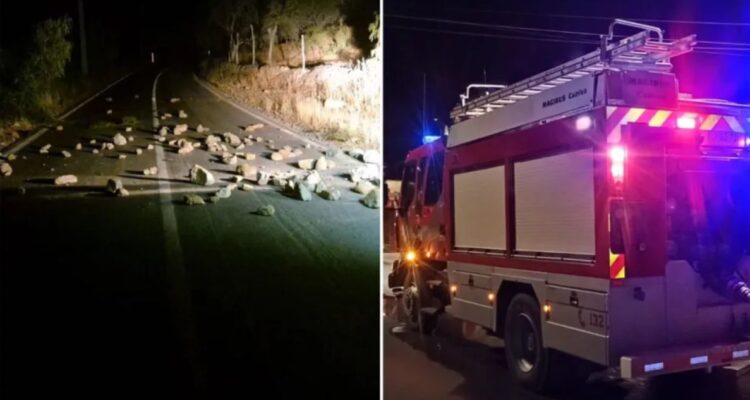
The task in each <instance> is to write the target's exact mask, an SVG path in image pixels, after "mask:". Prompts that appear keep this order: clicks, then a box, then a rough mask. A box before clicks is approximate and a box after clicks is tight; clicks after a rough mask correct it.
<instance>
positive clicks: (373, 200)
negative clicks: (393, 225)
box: [360, 190, 380, 208]
mask: <svg viewBox="0 0 750 400" xmlns="http://www.w3.org/2000/svg"><path fill="white" fill-rule="evenodd" d="M360 202H362V204H364V205H365V207H369V208H380V190H371V191H370V193H368V194H367V196H365V197H363V198H362V200H360Z"/></svg>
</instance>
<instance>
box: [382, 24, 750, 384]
mask: <svg viewBox="0 0 750 400" xmlns="http://www.w3.org/2000/svg"><path fill="white" fill-rule="evenodd" d="M617 25H626V26H629V27H635V28H638V29H639V32H638V33H637V34H635V35H632V36H629V37H626V38H624V39H622V40H619V41H615V40H613V38H614V35H613V30H614V28H615V26H617ZM695 43H696V39H695V36H694V35H693V36H688V37H685V38H682V39H679V40H666V39H664V38H663V36H662V31H661V30H660V29H659V28H656V27H653V26H649V25H643V24H638V23H633V22H629V21H623V20H615V22H613V24H612V25H611V26H610V30H609V35H604V36H603V37H602V43H601V46H600V47H599V49H598V50H596V51H593V52H591V53H589V54H586V55H584V56H582V57H579V58H577V59H574V60H572V61H570V62H567V63H565V64H563V65H560V66H558V67H555V68H552V69H550V70H547V71H544V72H542V73H539V74H537V75H534V76H532V77H530V78H528V79H525V80H523V81H521V82H517V83H514V84H512V85H507V86H503V87H499V88H497V89H496V90H494V91H492V92H490V93H488V94H485V95H484V96H481V97H478V98H476V99H473V100H472V99H468V98H466V96H462V101H461V104H460V105H458V106H456V108H454V109H453V110H452V112H451V117H452V118H453V121H454V124H453V125H452V126H451V127H450V130H449V133H448V135H447V137H446V138H444V140H442V141H438V142H434V143H430V144H427V145H424V146H422V147H420V148H418V149H416V150H414V151H412V152H410V153H409V154H408V156H407V159H406V163H405V167H404V173H403V180H402V189H401V191H402V194H401V199H402V201H401V204H400V210H399V214H400V215H399V230H400V235H401V239H400V242H401V243H402V244H404V245H403V246H402V249H401V257H400V258H399V260H398V261H396V263H395V264H394V270H393V272H392V273H391V274H390V275H389V278H388V279H389V282H388V284H389V286H390V287H392V288H393V289H394V293H397V297H398V298H399V299H400V302H401V304H402V305H403V309H404V310H405V312H406V314H407V316H408V318H409V320H410V322H412V323H414V324H415V326H419V327H420V328H421V329H423V330H425V331H429V330H430V329H431V327H432V326H433V324H434V322H435V318H436V317H437V316H438V315H440V314H441V313H443V312H446V313H448V314H450V315H452V316H453V317H455V318H458V319H461V320H463V321H466V322H467V323H471V324H475V325H478V326H481V327H483V328H485V329H486V330H487V331H489V332H492V333H493V334H495V335H497V336H499V337H501V338H503V339H504V342H505V352H506V356H507V361H508V365H509V369H510V372H511V373H512V375H513V376H514V378H515V379H516V380H517V381H519V382H520V383H522V384H524V385H525V386H527V387H529V388H532V389H545V388H546V387H547V386H548V384H549V383H550V382H553V381H554V377H555V371H558V370H559V369H560V367H561V366H560V365H556V364H555V362H556V360H558V357H557V356H558V355H560V354H563V355H568V356H574V357H576V358H578V359H581V360H587V361H588V362H589V363H591V364H593V365H598V366H600V367H602V369H608V370H609V371H615V372H619V375H620V376H621V377H623V378H636V377H648V376H654V375H661V374H667V373H674V372H678V371H686V370H691V369H707V370H710V368H712V367H715V366H720V365H727V364H731V363H734V362H738V361H741V360H749V359H750V336H748V335H749V334H750V302H748V301H747V300H744V301H743V300H742V299H738V298H736V297H732V295H731V294H728V293H726V292H723V291H722V290H721V289H719V288H718V287H719V286H720V285H718V286H717V285H716V284H715V282H712V278H711V277H712V276H714V277H716V276H718V277H719V278H716V279H717V280H719V281H721V279H725V280H726V279H730V278H727V276H739V277H741V276H742V272H743V268H744V267H743V265H742V264H743V263H745V264H747V262H746V261H747V257H745V256H746V255H747V245H748V243H747V242H748V236H747V231H746V230H745V231H744V236H742V235H740V236H737V232H738V230H739V231H741V230H742V229H747V228H748V225H745V226H744V228H743V226H740V224H739V223H738V221H742V218H741V215H745V218H746V216H747V212H744V214H743V212H742V210H743V209H750V203H748V202H747V201H748V197H747V195H745V197H742V196H741V195H739V194H737V192H738V191H737V190H735V189H736V188H737V187H740V188H742V187H750V169H749V168H748V166H749V165H750V138H749V136H748V134H750V106H748V105H740V104H735V103H731V102H728V101H722V100H707V99H695V98H691V96H689V95H686V94H683V93H680V92H679V90H678V82H677V78H676V77H675V75H674V74H673V73H672V72H671V67H672V65H671V63H670V59H671V58H673V57H676V56H679V55H681V54H684V53H687V52H689V51H691V50H692V48H693V46H694V45H695ZM728 79H729V77H728ZM740 191H741V190H740ZM743 202H744V204H743ZM745 221H746V220H745ZM745 223H746V224H747V221H746V222H745ZM733 235H734V236H733ZM738 245H739V246H738ZM732 252H734V253H732ZM722 263H724V264H726V263H730V264H731V265H724V264H722ZM723 270H729V271H730V272H731V273H724V274H722V273H720V272H717V271H723ZM732 271H734V272H732ZM722 282H723V281H722ZM739 283H740V286H741V287H742V286H743V285H742V284H743V283H744V282H742V280H741V279H740V280H739ZM730 286H731V285H730ZM744 287H746V286H744ZM563 357H564V356H563ZM563 368H566V366H563Z"/></svg>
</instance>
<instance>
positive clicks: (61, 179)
mask: <svg viewBox="0 0 750 400" xmlns="http://www.w3.org/2000/svg"><path fill="white" fill-rule="evenodd" d="M74 183H78V177H77V176H75V175H60V176H58V177H57V178H55V185H57V186H61V185H72V184H74Z"/></svg>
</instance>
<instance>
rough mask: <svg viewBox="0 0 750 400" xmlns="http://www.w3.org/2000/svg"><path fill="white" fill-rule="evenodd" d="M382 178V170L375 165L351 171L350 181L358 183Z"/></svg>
mask: <svg viewBox="0 0 750 400" xmlns="http://www.w3.org/2000/svg"><path fill="white" fill-rule="evenodd" d="M379 178H380V169H379V168H378V166H377V165H375V164H367V165H364V166H361V167H357V168H354V169H352V170H350V171H349V180H351V181H352V182H354V183H357V182H359V181H361V180H373V179H379Z"/></svg>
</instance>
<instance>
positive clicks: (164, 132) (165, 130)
mask: <svg viewBox="0 0 750 400" xmlns="http://www.w3.org/2000/svg"><path fill="white" fill-rule="evenodd" d="M167 134H169V128H168V127H166V126H162V127H161V128H159V136H167Z"/></svg>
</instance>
